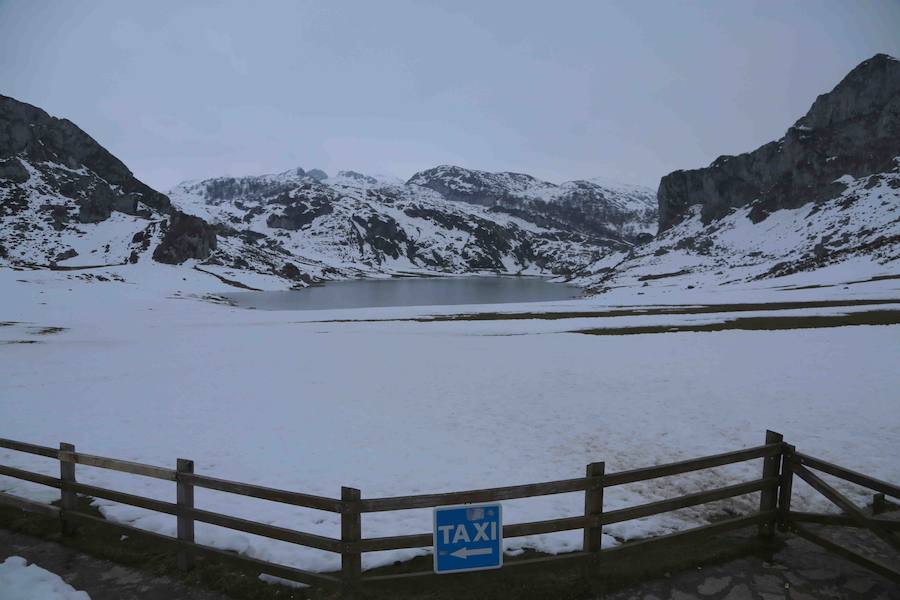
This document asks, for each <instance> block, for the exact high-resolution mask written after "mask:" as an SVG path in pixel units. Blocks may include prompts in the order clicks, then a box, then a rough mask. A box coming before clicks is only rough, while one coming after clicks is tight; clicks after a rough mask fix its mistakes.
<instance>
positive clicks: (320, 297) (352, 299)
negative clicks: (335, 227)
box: [223, 276, 582, 310]
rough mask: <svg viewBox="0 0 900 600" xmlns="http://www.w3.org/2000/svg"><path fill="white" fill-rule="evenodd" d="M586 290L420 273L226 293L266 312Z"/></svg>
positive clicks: (514, 298)
mask: <svg viewBox="0 0 900 600" xmlns="http://www.w3.org/2000/svg"><path fill="white" fill-rule="evenodd" d="M581 295H582V290H581V288H578V287H575V286H572V285H567V284H564V283H554V282H551V281H548V280H546V279H542V278H540V277H504V276H496V277H491V276H487V277H478V276H472V277H415V278H397V279H355V280H352V281H335V282H331V283H326V284H324V285H320V286H314V287H309V288H306V289H303V290H285V291H274V292H234V293H231V294H223V296H225V297H226V298H228V299H230V300H231V301H233V302H234V303H235V304H236V305H237V306H240V307H243V308H256V309H261V310H322V309H329V308H370V307H386V306H439V305H451V304H453V305H455V304H505V303H517V302H546V301H553V300H571V299H573V298H580V297H581Z"/></svg>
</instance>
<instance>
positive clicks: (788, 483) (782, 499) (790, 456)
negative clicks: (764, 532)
mask: <svg viewBox="0 0 900 600" xmlns="http://www.w3.org/2000/svg"><path fill="white" fill-rule="evenodd" d="M796 451H797V449H796V448H794V446H792V445H791V444H785V445H784V446H782V450H781V482H780V483H781V487H780V488H779V489H778V530H779V531H787V530H788V521H789V520H790V517H791V494H792V493H793V490H794V454H795V453H796Z"/></svg>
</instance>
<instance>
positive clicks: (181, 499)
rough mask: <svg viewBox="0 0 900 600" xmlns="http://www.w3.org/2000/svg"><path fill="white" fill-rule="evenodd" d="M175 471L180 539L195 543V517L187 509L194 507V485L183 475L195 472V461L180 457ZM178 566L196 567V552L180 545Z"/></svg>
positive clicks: (185, 569)
mask: <svg viewBox="0 0 900 600" xmlns="http://www.w3.org/2000/svg"><path fill="white" fill-rule="evenodd" d="M175 471H176V474H175V488H176V502H177V508H176V516H177V519H178V541H179V542H191V543H193V541H194V517H193V516H192V515H190V514H188V513H187V511H186V510H185V509H192V508H194V486H193V484H191V483H189V482H187V481H185V480H184V479H183V478H182V477H181V476H182V474H191V473H193V472H194V461H192V460H187V459H184V458H179V459H178V462H177V463H176V467H175ZM178 568H179V569H181V570H182V571H190V570H191V569H192V568H194V552H193V550H191V549H190V548H189V547H187V546H184V545H179V548H178Z"/></svg>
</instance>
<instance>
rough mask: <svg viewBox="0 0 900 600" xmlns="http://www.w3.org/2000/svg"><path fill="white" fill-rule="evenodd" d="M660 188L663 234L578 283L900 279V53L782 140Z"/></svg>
mask: <svg viewBox="0 0 900 600" xmlns="http://www.w3.org/2000/svg"><path fill="white" fill-rule="evenodd" d="M658 195H659V209H660V234H659V235H658V236H657V238H656V239H655V240H653V241H652V242H651V243H649V244H646V245H642V246H639V247H635V248H633V249H631V250H629V251H627V252H614V253H610V254H609V255H607V256H605V257H603V258H602V259H601V260H600V261H598V262H597V263H595V264H594V265H592V266H591V267H590V268H589V269H587V270H586V271H585V272H583V273H581V274H579V277H578V282H579V283H581V284H583V285H586V286H588V287H590V288H592V289H594V290H596V291H604V290H610V289H614V288H617V287H622V286H631V285H638V286H644V285H646V286H650V285H653V286H663V287H669V288H674V287H681V288H685V287H689V286H691V287H701V286H704V287H705V286H710V285H719V284H724V283H735V282H752V281H755V280H759V279H770V278H775V277H779V276H782V275H788V274H793V273H798V272H802V271H815V270H818V269H823V268H831V269H834V268H842V269H843V270H844V272H846V273H847V280H848V281H850V280H853V279H859V278H866V277H868V276H872V277H891V278H893V277H897V278H900V62H898V61H897V60H896V59H894V58H892V57H890V56H887V55H884V54H880V55H876V56H875V57H873V58H871V59H869V60H867V61H864V62H863V63H861V64H860V65H859V66H857V67H856V68H855V69H853V70H852V71H851V72H850V73H849V74H848V75H847V76H846V77H845V78H844V79H843V80H842V81H841V82H840V83H839V84H838V85H837V86H836V87H835V88H834V89H833V90H832V91H831V92H829V93H827V94H822V95H821V96H819V97H818V98H817V99H816V101H815V103H814V104H813V105H812V107H811V108H810V110H809V112H807V114H806V115H805V116H803V117H802V118H800V119H799V120H798V121H797V122H796V123H795V124H794V125H793V126H792V127H790V128H789V129H788V131H787V133H786V134H785V136H784V137H783V138H782V139H780V140H778V141H775V142H770V143H768V144H765V145H764V146H762V147H760V148H758V149H757V150H754V151H753V152H748V153H745V154H741V155H739V156H721V157H719V158H717V159H716V160H715V161H714V162H713V163H712V164H711V165H710V166H709V167H706V168H703V169H695V170H691V171H675V172H674V173H670V174H669V175H666V176H665V177H663V178H662V181H661V182H660V187H659V194H658ZM810 280H814V278H810Z"/></svg>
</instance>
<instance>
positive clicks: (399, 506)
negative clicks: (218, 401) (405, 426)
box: [0, 431, 900, 596]
mask: <svg viewBox="0 0 900 600" xmlns="http://www.w3.org/2000/svg"><path fill="white" fill-rule="evenodd" d="M0 448H7V449H10V450H16V451H20V452H25V453H30V454H36V455H39V456H45V457H48V458H52V459H56V460H58V461H59V467H60V476H59V477H58V478H57V477H50V476H47V475H42V474H38V473H33V472H30V471H25V470H22V469H17V468H13V467H9V466H4V465H0V475H5V476H8V477H13V478H17V479H22V480H25V481H31V482H34V483H38V484H41V485H46V486H50V487H53V488H57V489H60V490H61V501H60V504H59V507H56V506H52V505H48V504H42V503H38V502H33V501H31V500H27V499H25V498H21V497H18V496H13V495H11V494H7V493H2V492H0V504H5V505H8V506H13V507H17V508H20V509H23V510H26V511H32V512H37V513H42V514H45V515H49V516H51V517H55V518H58V519H60V522H61V527H62V529H63V533H64V534H71V533H73V532H74V531H75V530H76V528H77V525H78V523H79V522H90V523H97V524H102V525H103V526H107V527H111V528H114V529H115V530H118V531H122V532H126V533H140V534H142V535H147V536H151V537H153V538H155V539H158V540H161V541H164V542H167V543H171V544H172V545H173V546H174V549H175V551H176V553H177V564H178V566H179V567H180V568H181V569H184V570H187V569H190V568H191V567H192V566H193V560H194V556H195V555H198V554H199V555H207V556H212V557H215V558H218V559H222V560H226V561H234V562H237V563H240V564H241V565H243V566H244V567H248V568H250V569H253V570H255V571H258V572H260V573H266V574H269V575H274V576H276V577H282V578H285V579H290V580H294V581H298V582H301V583H305V584H309V585H314V586H322V587H326V586H334V587H340V588H341V589H343V590H344V593H345V595H346V596H352V595H353V594H354V592H355V591H356V590H357V589H359V587H360V586H361V585H364V584H365V583H366V582H377V581H390V580H395V579H408V578H419V577H431V576H434V573H433V572H432V571H431V570H428V571H418V572H412V573H402V574H391V575H363V573H362V568H361V562H362V560H361V559H362V554H363V553H365V552H376V551H383V550H395V549H401V548H425V547H430V546H431V545H432V533H431V532H428V533H421V534H414V535H399V536H390V537H370V538H364V537H363V531H362V514H363V513H371V512H385V511H396V510H408V509H416V508H430V507H436V506H444V505H454V504H467V503H475V502H497V501H502V500H512V499H520V498H531V497H537V496H545V495H550V494H564V493H570V492H583V493H584V513H583V514H580V515H577V516H569V517H562V518H557V519H550V520H544V521H533V522H528V523H514V524H507V525H504V526H503V538H504V539H505V538H512V537H520V536H527V535H536V534H545V533H553V532H560V531H571V530H582V531H583V537H584V545H583V549H582V551H581V552H573V553H568V554H561V555H555V556H543V557H539V558H532V559H524V560H516V561H510V562H508V563H506V565H504V569H507V568H516V567H520V566H528V565H535V564H537V563H545V562H558V561H582V562H584V561H585V560H589V559H592V558H593V559H597V558H600V559H602V556H604V555H608V554H611V553H618V552H623V551H627V550H629V549H641V548H645V547H648V546H652V545H655V544H659V543H663V542H669V541H672V540H676V539H689V538H692V537H706V536H710V535H715V534H719V533H722V532H726V531H731V530H735V529H740V528H745V527H749V526H757V527H758V528H759V534H760V535H761V536H764V537H771V536H772V535H773V534H774V531H775V528H776V525H778V526H779V528H780V529H783V530H785V529H792V530H794V531H796V532H797V533H798V534H799V535H802V536H803V537H805V538H807V539H809V540H811V541H813V542H816V543H818V544H821V545H823V546H825V547H828V548H830V549H832V550H835V548H833V547H831V546H833V545H834V544H833V542H829V541H828V540H825V539H824V538H820V537H819V536H818V535H816V534H814V533H812V532H811V531H810V530H808V529H807V528H806V527H804V526H803V525H802V524H803V523H809V522H813V523H824V524H831V525H850V526H857V527H866V528H868V529H870V530H871V531H873V532H874V533H875V534H876V535H878V536H879V537H881V538H882V539H883V540H885V541H886V542H888V543H889V544H891V545H892V546H894V547H895V548H898V549H900V546H898V542H897V539H896V538H895V536H894V532H895V531H898V525H900V524H898V523H897V522H891V521H887V520H884V519H879V518H876V517H869V516H866V515H864V514H863V513H862V512H861V511H860V510H859V509H858V508H856V507H854V506H853V505H852V504H851V503H850V502H849V501H847V500H846V499H845V498H843V496H841V495H840V494H839V493H838V492H836V491H835V490H833V488H831V487H830V486H828V485H827V484H825V483H824V482H823V481H821V480H820V479H819V478H818V477H817V476H816V475H814V474H813V473H812V472H811V471H809V469H818V470H821V471H824V472H826V473H829V474H830V475H834V476H836V477H840V478H843V479H846V480H848V481H851V482H853V483H856V484H859V485H863V486H866V487H869V488H871V489H873V490H876V491H878V492H881V493H883V494H888V495H891V496H894V497H897V498H900V488H898V486H895V485H892V484H889V483H886V482H883V481H879V480H876V479H873V478H871V477H867V476H865V475H862V474H859V473H855V472H853V471H850V470H848V469H844V468H841V467H837V466H835V465H831V464H830V463H827V462H825V461H821V460H818V459H815V458H812V457H809V456H806V455H803V454H800V453H797V452H795V450H794V448H793V446H791V445H789V444H785V443H784V441H783V439H782V436H781V435H780V434H778V433H775V432H772V431H769V432H766V438H765V443H764V444H763V445H761V446H756V447H753V448H747V449H743V450H737V451H734V452H726V453H723V454H716V455H713V456H706V457H703V458H697V459H693V460H685V461H680V462H674V463H669V464H664V465H657V466H652V467H645V468H640V469H634V470H629V471H620V472H616V473H606V472H605V465H604V463H602V462H598V463H592V464H589V465H587V468H586V472H585V476H584V477H578V478H574V479H563V480H559V481H550V482H544V483H534V484H528V485H515V486H507V487H498V488H489V489H480V490H469V491H463V492H450V493H442V494H422V495H415V496H395V497H386V498H363V497H362V493H361V492H360V490H358V489H355V488H349V487H344V488H342V490H341V497H340V498H339V499H338V498H328V497H324V496H317V495H312V494H304V493H299V492H293V491H286V490H280V489H273V488H268V487H263V486H258V485H250V484H245V483H237V482H234V481H227V480H224V479H217V478H215V477H208V476H205V475H199V474H197V473H194V464H193V462H192V461H190V460H184V459H178V461H177V465H176V468H175V469H168V468H164V467H156V466H152V465H146V464H141V463H135V462H130V461H124V460H118V459H114V458H107V457H102V456H95V455H91V454H84V453H81V452H76V450H75V447H74V446H73V445H72V444H60V446H59V449H58V450H57V449H56V448H49V447H46V446H38V445H35V444H28V443H24V442H17V441H13V440H7V439H0ZM756 459H763V467H762V472H761V473H760V477H759V478H758V479H754V480H751V481H746V482H741V483H736V484H733V485H728V486H725V487H720V488H716V489H712V490H706V491H700V492H696V493H692V494H686V495H683V496H679V497H676V498H671V499H666V500H660V501H656V502H650V503H647V504H641V505H637V506H630V507H627V508H620V509H617V510H611V511H606V510H604V505H603V491H604V490H605V489H606V488H611V487H615V486H620V485H625V484H629V483H636V482H641V481H649V480H652V479H657V478H660V477H669V476H672V475H679V474H683V473H690V472H693V471H699V470H703V469H709V468H713V467H719V466H723V465H729V464H734V463H740V462H745V461H750V460H756ZM79 464H80V465H89V466H92V467H99V468H103V469H112V470H115V471H122V472H125V473H131V474H134V475H141V476H145V477H154V478H157V479H163V480H166V481H172V482H174V483H175V487H176V490H175V491H176V493H175V496H176V501H175V502H174V503H172V502H164V501H161V500H156V499H151V498H145V497H142V496H137V495H133V494H128V493H125V492H120V491H114V490H110V489H105V488H100V487H96V486H92V485H86V484H83V483H78V482H77V480H76V477H75V475H76V473H75V467H76V465H79ZM794 475H797V476H799V477H801V478H803V479H804V480H805V481H807V482H809V483H810V485H812V486H813V487H814V488H815V489H817V490H819V491H820V492H822V493H823V494H825V495H826V496H827V497H829V499H831V500H832V501H834V502H835V503H836V504H838V506H840V507H841V508H842V509H844V510H845V512H847V513H848V515H849V516H840V515H825V514H811V513H801V512H793V511H791V510H790V498H791V489H792V481H793V476H794ZM198 487H199V488H205V489H211V490H218V491H221V492H229V493H232V494H239V495H242V496H250V497H253V498H261V499H264V500H269V501H272V502H279V503H283V504H290V505H294V506H300V507H304V508H310V509H316V510H322V511H329V512H333V513H339V514H340V515H341V537H340V539H337V538H332V537H327V536H321V535H317V534H312V533H306V532H301V531H295V530H292V529H286V528H282V527H276V526H273V525H268V524H264V523H257V522H254V521H250V520H247V519H241V518H238V517H233V516H228V515H223V514H219V513H214V512H210V511H206V510H202V509H199V508H196V507H195V506H194V488H198ZM755 492H760V504H759V510H758V511H756V512H754V513H752V514H749V515H745V516H741V517H736V518H731V519H727V520H723V521H717V522H715V523H711V524H707V525H703V526H700V527H696V528H693V529H688V530H686V531H680V532H677V533H673V534H669V535H665V536H659V537H655V538H650V539H647V540H640V541H637V542H630V543H626V544H622V545H619V546H616V547H613V548H606V549H603V550H602V551H601V548H600V538H601V532H602V528H603V526H604V525H610V524H613V523H621V522H623V521H630V520H633V519H640V518H644V517H649V516H652V515H657V514H660V513H665V512H670V511H674V510H678V509H682V508H687V507H691V506H698V505H701V504H706V503H709V502H715V501H717V500H724V499H727V498H733V497H736V496H741V495H744V494H750V493H755ZM77 494H82V495H85V496H91V497H94V498H103V499H106V500H111V501H114V502H119V503H123V504H128V505H131V506H137V507H140V508H144V509H148V510H152V511H156V512H160V513H164V514H169V515H174V516H175V517H176V519H177V537H176V538H172V537H169V536H165V535H161V534H157V533H152V532H149V531H146V530H143V529H138V528H135V527H132V526H129V525H123V524H118V523H112V522H110V521H107V520H105V519H102V518H99V517H97V516H94V515H91V514H87V513H84V512H82V511H79V510H78V503H77ZM198 521H199V522H202V523H209V524H212V525H218V526H220V527H226V528H229V529H233V530H237V531H242V532H245V533H250V534H254V535H258V536H262V537H266V538H270V539H274V540H281V541H284V542H290V543H294V544H298V545H301V546H306V547H310V548H315V549H318V550H323V551H327V552H333V553H336V554H340V555H341V570H340V572H337V573H315V572H311V571H306V570H302V569H298V568H294V567H289V566H286V565H279V564H274V563H270V562H267V561H262V560H258V559H254V558H250V557H247V556H241V555H238V554H234V553H231V552H226V551H223V550H219V549H217V548H212V547H210V546H206V545H203V544H199V543H197V542H196V541H195V539H194V524H195V523H196V522H198ZM840 551H841V553H842V554H844V555H845V556H847V557H848V558H851V560H855V561H856V562H859V563H860V564H863V565H865V566H867V567H869V568H872V569H874V570H876V571H877V572H879V573H882V574H884V575H887V576H888V577H891V578H894V579H897V580H898V581H900V573H898V572H896V571H894V570H893V569H891V568H890V567H888V566H886V565H883V564H881V563H876V562H874V561H871V560H870V559H867V558H864V557H861V556H859V555H855V554H854V553H852V552H850V551H849V550H845V549H843V548H841V549H840ZM850 555H853V556H850Z"/></svg>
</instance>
